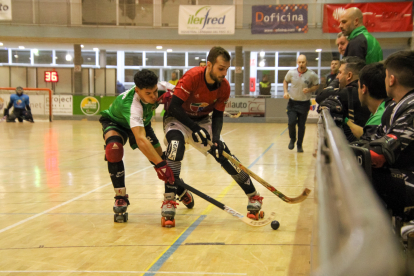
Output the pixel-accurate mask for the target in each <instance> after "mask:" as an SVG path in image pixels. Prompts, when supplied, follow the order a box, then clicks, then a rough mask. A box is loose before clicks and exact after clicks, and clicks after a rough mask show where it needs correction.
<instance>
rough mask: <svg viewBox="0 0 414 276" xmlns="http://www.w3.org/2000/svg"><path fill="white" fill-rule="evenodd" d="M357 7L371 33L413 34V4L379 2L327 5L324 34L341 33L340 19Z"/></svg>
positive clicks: (324, 16) (324, 11)
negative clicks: (346, 12) (345, 11)
mask: <svg viewBox="0 0 414 276" xmlns="http://www.w3.org/2000/svg"><path fill="white" fill-rule="evenodd" d="M352 7H357V8H359V9H360V10H361V11H362V13H363V14H364V22H363V23H364V25H365V27H366V28H367V30H368V31H369V32H370V33H374V32H411V31H412V30H413V15H412V9H413V3H412V2H411V1H409V2H408V1H407V2H379V3H350V4H325V5H324V7H323V28H322V29H323V32H324V33H339V32H340V31H341V30H340V29H339V17H340V15H341V14H342V12H343V11H344V10H346V9H348V8H352Z"/></svg>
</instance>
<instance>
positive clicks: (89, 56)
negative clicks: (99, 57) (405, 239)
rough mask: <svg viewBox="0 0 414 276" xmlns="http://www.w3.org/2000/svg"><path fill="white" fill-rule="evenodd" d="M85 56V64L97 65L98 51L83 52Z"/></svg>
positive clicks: (83, 56)
mask: <svg viewBox="0 0 414 276" xmlns="http://www.w3.org/2000/svg"><path fill="white" fill-rule="evenodd" d="M81 53H82V58H83V64H85V65H96V53H95V51H93V52H83V51H82V52H81Z"/></svg>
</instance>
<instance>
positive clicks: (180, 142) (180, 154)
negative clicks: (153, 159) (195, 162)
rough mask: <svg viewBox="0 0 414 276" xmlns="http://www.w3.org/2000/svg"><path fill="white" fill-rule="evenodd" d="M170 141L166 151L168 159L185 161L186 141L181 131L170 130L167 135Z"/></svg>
mask: <svg viewBox="0 0 414 276" xmlns="http://www.w3.org/2000/svg"><path fill="white" fill-rule="evenodd" d="M165 137H166V138H167V141H168V147H167V151H166V156H167V159H169V160H172V161H181V160H183V159H184V153H185V140H184V135H183V134H182V133H181V131H179V130H174V129H173V130H170V131H168V132H167V134H166V135H165Z"/></svg>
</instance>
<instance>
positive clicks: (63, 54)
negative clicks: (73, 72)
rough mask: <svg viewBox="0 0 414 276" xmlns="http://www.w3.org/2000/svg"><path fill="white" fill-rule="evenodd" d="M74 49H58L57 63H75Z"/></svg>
mask: <svg viewBox="0 0 414 276" xmlns="http://www.w3.org/2000/svg"><path fill="white" fill-rule="evenodd" d="M74 58H75V54H74V52H73V51H56V64H73V59H74Z"/></svg>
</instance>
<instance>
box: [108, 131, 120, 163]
mask: <svg viewBox="0 0 414 276" xmlns="http://www.w3.org/2000/svg"><path fill="white" fill-rule="evenodd" d="M105 157H106V160H107V161H108V162H111V163H117V162H121V161H122V157H124V145H123V141H122V137H120V136H111V137H109V138H108V139H106V146H105Z"/></svg>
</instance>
